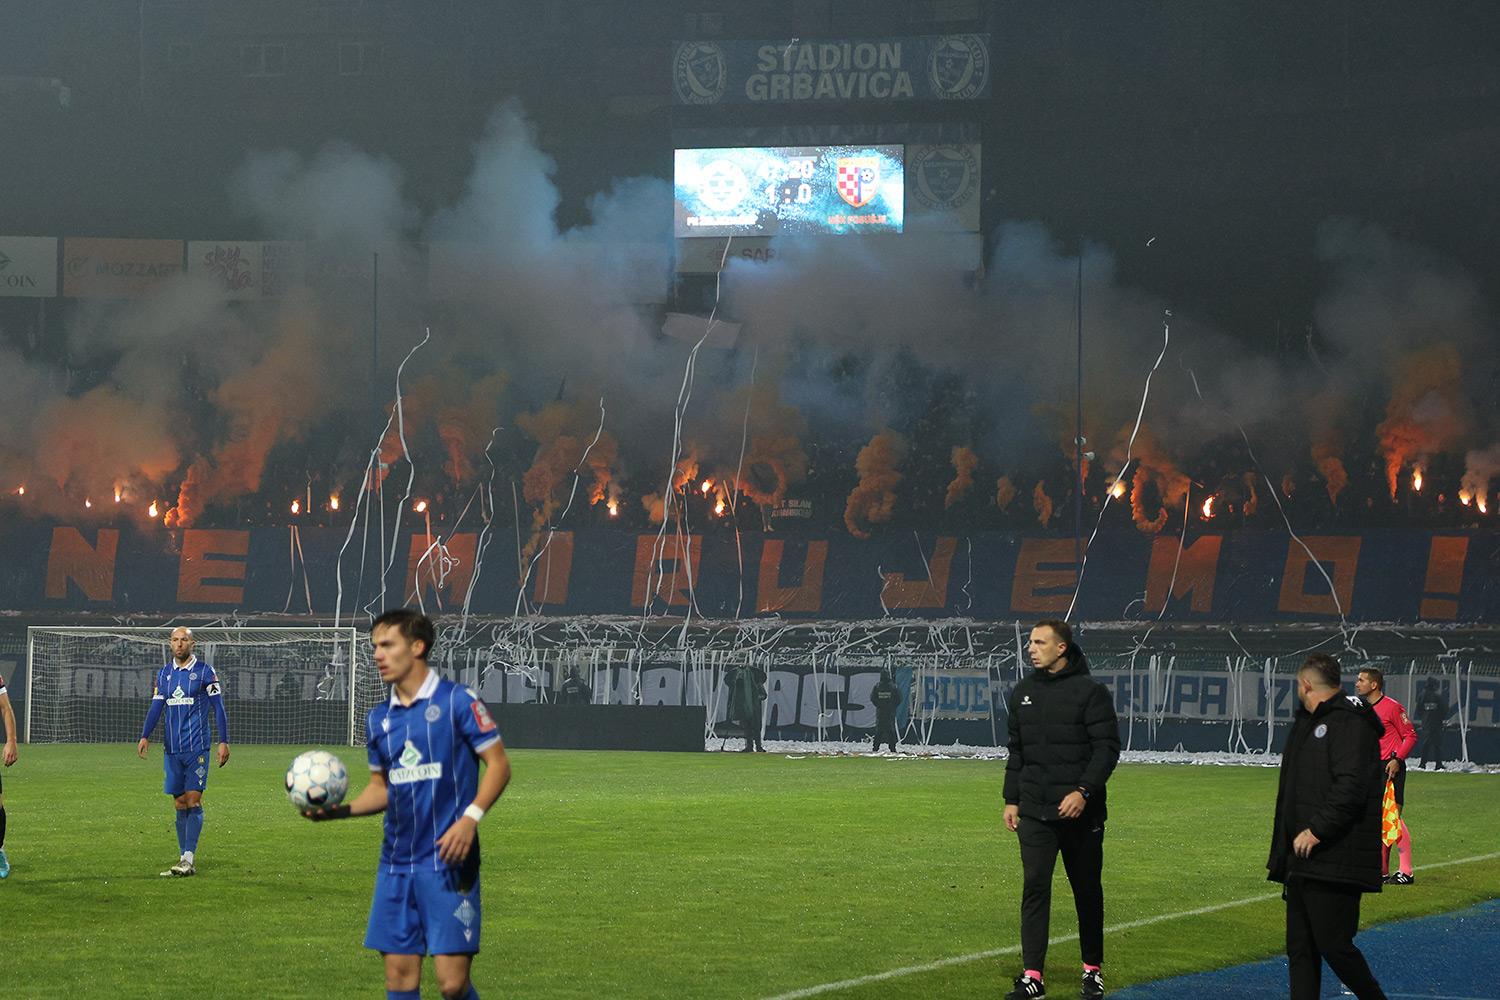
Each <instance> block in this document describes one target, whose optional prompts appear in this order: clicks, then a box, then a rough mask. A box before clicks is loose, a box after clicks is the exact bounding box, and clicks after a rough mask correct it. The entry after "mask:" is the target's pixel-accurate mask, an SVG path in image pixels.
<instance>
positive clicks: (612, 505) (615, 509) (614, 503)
mask: <svg viewBox="0 0 1500 1000" xmlns="http://www.w3.org/2000/svg"><path fill="white" fill-rule="evenodd" d="M605 506H607V507H608V508H609V516H610V517H619V516H620V501H618V500H616V499H615V498H614V497H610V498H609V502H608V503H607V504H606V505H605Z"/></svg>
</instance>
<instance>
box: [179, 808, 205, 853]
mask: <svg viewBox="0 0 1500 1000" xmlns="http://www.w3.org/2000/svg"><path fill="white" fill-rule="evenodd" d="M183 812H185V813H187V822H186V823H184V824H183V844H184V845H185V846H184V847H183V850H184V851H193V852H196V851H197V850H198V835H199V834H200V833H202V832H203V807H202V806H193V808H191V809H184V810H183Z"/></svg>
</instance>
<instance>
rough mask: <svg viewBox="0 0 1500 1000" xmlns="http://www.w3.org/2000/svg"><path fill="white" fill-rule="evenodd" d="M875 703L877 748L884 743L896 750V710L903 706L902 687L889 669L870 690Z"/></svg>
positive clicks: (882, 673) (881, 674)
mask: <svg viewBox="0 0 1500 1000" xmlns="http://www.w3.org/2000/svg"><path fill="white" fill-rule="evenodd" d="M870 701H872V702H874V704H875V747H874V749H875V750H879V749H880V747H881V746H882V745H885V746H889V747H890V748H891V753H895V752H896V710H897V709H898V708H900V707H901V688H900V687H899V686H897V684H896V680H895V678H893V677H892V676H891V672H890V671H889V670H882V671H881V672H880V680H879V681H878V682H877V683H876V685H875V689H874V690H873V691H871V692H870Z"/></svg>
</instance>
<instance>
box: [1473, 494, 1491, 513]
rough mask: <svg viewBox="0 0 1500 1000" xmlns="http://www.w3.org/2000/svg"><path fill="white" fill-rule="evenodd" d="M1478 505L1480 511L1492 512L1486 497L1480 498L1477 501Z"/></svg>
mask: <svg viewBox="0 0 1500 1000" xmlns="http://www.w3.org/2000/svg"><path fill="white" fill-rule="evenodd" d="M1476 506H1477V507H1478V508H1479V513H1481V514H1488V513H1489V512H1490V507H1489V504H1487V503H1485V502H1484V497H1480V498H1479V500H1478V501H1477V502H1476Z"/></svg>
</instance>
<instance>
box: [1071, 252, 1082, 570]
mask: <svg viewBox="0 0 1500 1000" xmlns="http://www.w3.org/2000/svg"><path fill="white" fill-rule="evenodd" d="M1076 302H1077V313H1076V317H1075V322H1076V326H1077V331H1078V365H1077V413H1076V420H1077V423H1076V433H1075V434H1074V436H1073V458H1074V464H1073V470H1074V478H1073V565H1074V567H1075V572H1076V571H1077V570H1076V568H1077V567H1079V566H1081V565H1082V563H1083V444H1084V441H1083V238H1082V237H1079V239H1078V288H1077V295H1076ZM1078 582H1079V584H1082V582H1083V581H1082V580H1079V581H1078Z"/></svg>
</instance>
